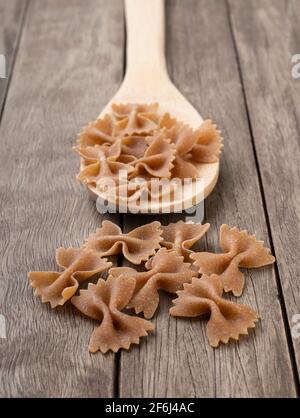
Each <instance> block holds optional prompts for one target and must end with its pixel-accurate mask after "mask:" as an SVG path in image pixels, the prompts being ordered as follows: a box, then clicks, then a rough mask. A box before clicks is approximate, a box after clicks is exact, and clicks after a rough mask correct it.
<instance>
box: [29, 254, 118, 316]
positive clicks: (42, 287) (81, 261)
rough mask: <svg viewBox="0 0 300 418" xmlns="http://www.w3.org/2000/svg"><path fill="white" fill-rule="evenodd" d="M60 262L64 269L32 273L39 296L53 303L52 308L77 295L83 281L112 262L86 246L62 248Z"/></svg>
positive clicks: (31, 278) (58, 257) (44, 300)
mask: <svg viewBox="0 0 300 418" xmlns="http://www.w3.org/2000/svg"><path fill="white" fill-rule="evenodd" d="M56 262H57V264H58V266H59V267H60V268H61V269H62V270H63V271H62V272H56V271H31V272H29V273H28V277H29V280H30V283H31V286H32V287H33V288H35V294H36V296H39V297H41V299H42V302H50V304H51V307H52V308H55V307H57V306H58V305H64V303H65V302H66V301H67V300H69V299H70V298H71V297H72V296H73V295H74V294H75V292H76V291H77V289H78V286H79V283H80V282H82V281H84V280H87V279H89V278H90V277H92V276H94V275H95V274H100V273H102V272H104V271H106V270H108V268H109V267H111V265H112V263H110V262H107V260H106V259H105V258H101V257H100V256H99V254H97V253H95V252H93V251H91V250H88V249H83V248H67V249H66V248H58V249H57V250H56Z"/></svg>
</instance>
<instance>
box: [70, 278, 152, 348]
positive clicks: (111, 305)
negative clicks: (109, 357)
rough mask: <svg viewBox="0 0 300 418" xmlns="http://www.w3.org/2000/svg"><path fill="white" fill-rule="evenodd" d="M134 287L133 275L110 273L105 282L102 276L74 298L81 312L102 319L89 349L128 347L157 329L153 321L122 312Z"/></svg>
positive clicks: (93, 334) (91, 339) (75, 304)
mask: <svg viewBox="0 0 300 418" xmlns="http://www.w3.org/2000/svg"><path fill="white" fill-rule="evenodd" d="M134 289H135V279H134V278H132V277H121V278H120V277H115V276H113V275H109V277H108V279H107V280H106V281H104V280H102V279H99V281H98V283H97V284H93V283H90V284H89V286H88V288H87V289H86V290H81V291H80V295H79V296H74V297H73V298H72V304H73V305H74V306H75V307H76V308H77V309H78V310H79V311H81V312H82V313H83V314H84V315H86V316H88V317H90V318H92V319H95V320H97V321H100V322H101V324H100V326H99V327H98V328H96V329H95V330H94V331H93V333H92V335H91V338H90V343H89V351H91V352H92V353H94V352H96V351H98V350H100V351H102V352H103V353H106V352H107V351H108V350H112V351H114V352H116V351H118V350H119V349H120V348H124V349H127V350H128V349H129V347H130V345H131V344H138V343H139V339H140V337H143V336H146V335H148V332H150V331H152V330H153V329H154V325H153V324H152V323H151V322H150V321H147V320H145V319H142V318H139V317H136V316H131V315H127V314H125V313H123V312H121V311H122V310H123V309H124V308H125V307H126V305H127V304H128V302H129V300H130V299H131V297H132V295H133V292H134Z"/></svg>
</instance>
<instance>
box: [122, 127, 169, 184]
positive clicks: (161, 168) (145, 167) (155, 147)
mask: <svg viewBox="0 0 300 418" xmlns="http://www.w3.org/2000/svg"><path fill="white" fill-rule="evenodd" d="M147 141H148V143H149V146H148V148H147V149H146V151H145V154H144V156H143V157H142V158H139V159H138V160H136V161H133V162H132V165H133V166H134V167H135V171H134V173H131V175H130V177H131V178H132V177H133V176H134V177H137V176H138V175H139V174H143V173H145V172H146V173H148V174H149V175H151V176H152V177H159V178H168V177H171V169H172V168H173V164H172V161H173V160H174V158H175V146H174V145H173V144H171V142H170V140H169V139H167V138H166V137H165V136H164V135H163V134H161V133H158V134H156V135H154V136H153V137H147Z"/></svg>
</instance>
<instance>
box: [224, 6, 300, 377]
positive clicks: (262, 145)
mask: <svg viewBox="0 0 300 418" xmlns="http://www.w3.org/2000/svg"><path fill="white" fill-rule="evenodd" d="M229 4H230V15H231V19H232V26H233V32H234V36H235V39H236V45H237V52H238V57H239V60H240V65H241V71H242V79H243V83H244V88H245V95H246V100H247V105H248V109H249V117H250V120H251V126H252V131H253V139H254V144H255V149H256V153H257V160H258V164H259V169H260V174H261V180H262V185H263V191H264V194H265V199H266V208H267V212H268V217H269V222H270V228H271V234H272V239H273V244H274V248H275V253H276V256H277V266H278V270H279V276H280V282H281V286H282V292H283V296H284V304H285V308H286V311H287V317H288V321H289V324H290V328H292V327H293V326H294V325H295V323H293V317H294V315H296V314H299V313H300V305H299V300H300V282H299V277H300V264H299V255H298V252H299V236H300V223H299V217H300V197H299V189H300V171H299V161H300V149H299V137H300V79H293V77H292V65H293V64H292V56H293V55H294V54H299V53H300V44H299V40H300V2H299V0H289V1H287V2H286V1H283V0H275V1H271V0H263V1H257V0H253V1H251V2H247V5H245V7H241V4H240V2H239V1H230V2H229ZM293 347H294V351H295V354H296V359H297V364H298V371H300V338H299V337H298V338H293Z"/></svg>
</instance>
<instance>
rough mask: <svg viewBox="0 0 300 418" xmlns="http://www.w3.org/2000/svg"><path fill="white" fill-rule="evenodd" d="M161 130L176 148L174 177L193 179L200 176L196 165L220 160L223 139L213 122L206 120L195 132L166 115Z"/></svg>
mask: <svg viewBox="0 0 300 418" xmlns="http://www.w3.org/2000/svg"><path fill="white" fill-rule="evenodd" d="M160 128H162V129H164V130H165V135H166V136H167V137H168V138H170V139H171V141H172V142H173V143H174V144H175V146H176V158H175V160H174V162H173V164H174V168H173V170H172V177H178V178H192V179H195V178H197V176H198V170H197V166H196V164H199V163H214V162H217V161H218V160H219V158H220V153H221V148H222V146H223V144H222V141H223V139H222V137H221V133H220V131H219V130H218V129H217V127H216V125H214V124H213V123H212V121H211V120H205V121H203V122H202V124H201V126H200V127H199V128H198V129H197V130H196V131H193V130H192V129H191V128H190V127H189V126H188V125H186V124H184V123H182V122H178V121H177V120H176V119H174V118H171V117H170V115H169V114H168V113H166V114H165V115H164V116H163V117H162V119H161V121H160Z"/></svg>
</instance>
